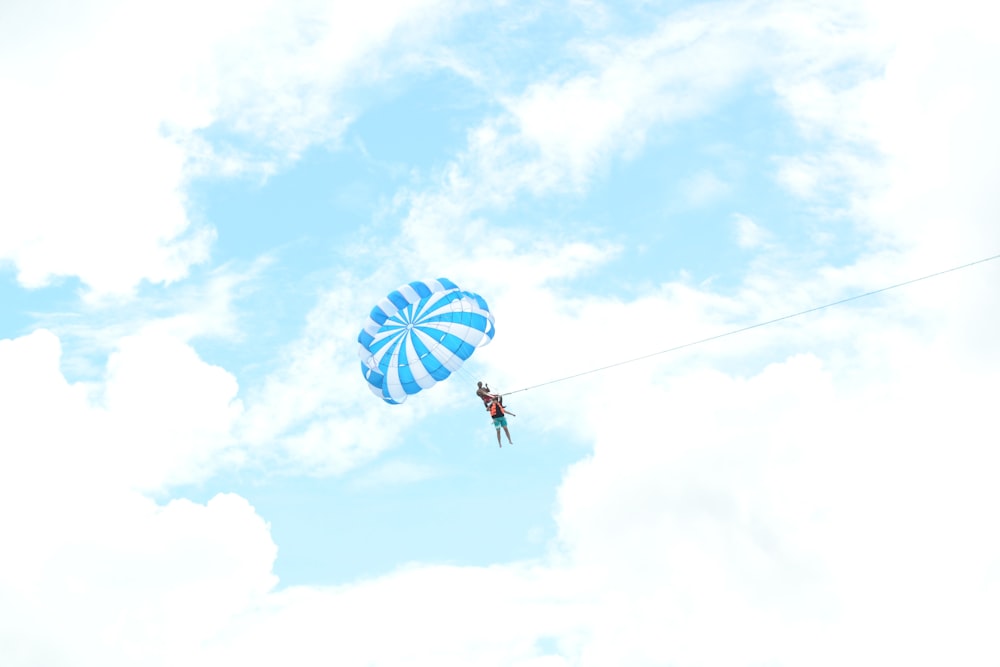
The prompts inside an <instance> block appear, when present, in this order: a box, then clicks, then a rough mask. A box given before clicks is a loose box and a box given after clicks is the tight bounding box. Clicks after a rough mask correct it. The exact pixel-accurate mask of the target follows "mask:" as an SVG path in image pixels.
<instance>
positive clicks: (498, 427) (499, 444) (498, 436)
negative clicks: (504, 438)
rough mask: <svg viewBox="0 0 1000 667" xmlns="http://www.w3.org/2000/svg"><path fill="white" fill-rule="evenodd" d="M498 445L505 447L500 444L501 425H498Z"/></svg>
mask: <svg viewBox="0 0 1000 667" xmlns="http://www.w3.org/2000/svg"><path fill="white" fill-rule="evenodd" d="M497 445H499V446H500V447H503V445H501V444H500V427H499V426H497Z"/></svg>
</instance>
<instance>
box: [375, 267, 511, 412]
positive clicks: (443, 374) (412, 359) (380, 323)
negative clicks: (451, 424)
mask: <svg viewBox="0 0 1000 667" xmlns="http://www.w3.org/2000/svg"><path fill="white" fill-rule="evenodd" d="M493 334H494V328H493V314H492V313H490V309H489V306H487V305H486V301H485V300H484V299H483V298H482V297H481V296H479V295H478V294H474V293H472V292H465V291H462V290H461V289H459V287H458V285H456V284H455V283H453V282H451V281H450V280H448V279H447V278H438V279H437V280H430V281H428V282H412V283H409V284H407V285H403V286H402V287H400V288H399V289H397V290H395V291H394V292H391V293H390V294H389V295H388V296H387V297H386V298H385V299H383V300H382V301H380V302H379V304H378V305H377V306H375V308H373V309H372V312H371V314H370V315H369V316H368V323H367V324H365V327H364V329H362V330H361V333H360V334H358V343H360V344H361V346H360V349H359V350H358V354H359V355H360V356H361V372H362V374H364V376H365V379H366V380H367V381H368V387H369V388H370V389H371V390H372V392H373V393H374V394H375V395H376V396H379V397H380V398H381V399H382V400H384V401H385V402H386V403H402V402H403V401H405V400H406V397H407V396H409V395H411V394H416V393H417V392H419V391H421V390H423V389H427V388H428V387H432V386H433V385H434V384H436V383H437V382H439V381H441V380H444V379H445V378H447V377H448V376H449V375H451V374H452V373H453V372H455V371H457V370H458V369H459V367H461V365H462V364H463V363H464V362H465V360H466V359H468V358H469V357H470V356H471V355H472V353H473V352H474V351H475V350H476V348H477V347H480V346H483V345H486V344H487V343H489V342H490V341H491V340H493Z"/></svg>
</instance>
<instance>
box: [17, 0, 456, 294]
mask: <svg viewBox="0 0 1000 667" xmlns="http://www.w3.org/2000/svg"><path fill="white" fill-rule="evenodd" d="M64 9H65V8H62V7H54V6H47V5H46V4H45V3H14V4H11V3H6V4H5V7H4V10H3V11H4V12H6V13H8V14H9V15H10V20H6V21H0V26H2V27H0V30H2V33H0V44H3V47H0V80H2V81H3V85H4V88H5V99H7V100H8V101H9V103H7V104H5V105H3V107H2V108H0V143H2V144H3V145H4V152H3V155H2V156H0V182H2V183H3V184H4V192H5V193H6V196H5V197H4V198H3V201H2V202H0V218H2V219H3V220H4V221H5V224H4V225H3V226H2V228H0V260H6V261H10V262H12V263H13V264H14V266H15V267H16V270H17V275H18V280H19V281H20V283H21V284H22V285H24V286H26V287H38V286H42V285H47V284H50V283H51V282H53V281H54V280H57V279H59V278H62V277H77V278H79V279H80V280H81V281H82V282H83V283H84V285H86V286H87V287H88V288H89V290H90V291H91V295H92V296H97V297H100V296H102V295H119V296H120V295H128V294H130V293H131V292H132V291H133V290H134V288H135V287H136V285H137V284H138V283H139V282H141V281H143V280H147V281H150V282H154V283H170V282H174V281H177V280H180V279H182V278H184V277H185V276H186V275H187V273H188V270H189V268H190V267H191V265H193V264H198V263H201V262H204V261H206V260H207V259H208V256H209V250H210V246H211V243H212V241H213V238H214V232H213V231H212V229H211V228H210V227H207V226H204V227H199V226H197V225H193V224H192V222H191V220H190V218H189V215H188V211H187V201H186V198H185V194H184V189H185V187H186V185H187V182H188V179H189V178H190V177H191V176H192V175H194V174H204V173H205V172H206V171H210V170H218V171H221V172H222V173H228V174H233V173H237V174H238V173H244V172H246V171H248V170H251V171H260V172H262V173H264V174H267V173H270V172H272V171H273V170H274V169H275V166H274V164H275V162H276V161H277V162H281V161H287V160H289V159H295V157H296V156H298V155H299V154H300V153H301V151H302V150H304V149H305V148H306V147H307V146H309V145H311V144H314V143H322V142H329V141H332V140H334V139H336V138H337V137H338V136H339V135H340V133H341V132H342V131H343V129H344V127H345V126H346V124H347V123H348V122H349V121H350V118H351V115H352V110H351V109H349V108H348V107H345V106H343V102H342V101H338V97H337V92H338V91H339V90H340V89H341V88H342V87H344V86H346V85H347V84H349V83H352V77H354V76H359V74H358V73H359V72H362V71H363V72H365V77H369V75H370V76H371V77H375V78H377V77H381V76H387V73H386V72H385V71H380V69H379V67H378V64H377V62H376V60H375V59H374V56H375V54H376V53H377V51H378V50H379V49H380V48H382V47H384V46H385V45H386V43H387V42H388V40H389V39H390V38H391V37H393V36H395V37H396V41H395V44H396V45H397V46H398V45H399V44H400V43H403V44H413V43H416V42H418V41H419V40H421V39H425V38H427V36H428V35H429V34H431V33H433V31H434V29H435V26H438V25H440V24H441V23H442V22H441V21H439V19H440V18H442V17H443V16H444V15H445V13H446V9H442V8H441V7H439V3H437V2H436V1H434V0H431V1H427V2H425V1H423V0H414V1H412V2H409V1H406V0H400V1H398V2H381V3H369V4H366V5H364V6H358V5H355V4H353V3H334V4H330V3H322V2H301V3H296V4H295V5H293V6H290V5H288V4H287V3H272V2H265V1H260V2H251V3H232V2H216V3H210V4H207V5H206V4H205V3H200V2H183V3H174V4H172V5H171V7H170V11H159V10H156V9H155V8H150V7H146V6H137V5H131V4H129V3H117V2H108V3H93V4H88V5H86V6H74V8H73V10H72V12H71V13H69V14H64ZM50 16H60V17H65V20H63V21H61V20H50V18H49V17H50ZM403 28H405V29H403ZM29 34H30V35H31V39H30V40H28V39H25V38H24V35H29ZM215 125H218V126H221V127H223V128H225V129H226V130H228V131H235V132H236V133H237V134H243V135H247V136H251V137H254V138H256V139H261V138H264V137H266V142H265V143H267V144H268V145H269V150H268V151H266V152H265V153H264V154H263V155H256V156H254V155H251V156H250V157H249V159H250V160H252V161H254V162H259V164H256V165H246V164H241V163H242V162H245V161H246V160H247V156H246V153H245V152H244V153H241V151H239V150H237V149H234V148H231V147H226V146H219V147H218V149H216V148H214V147H212V146H210V145H209V144H208V143H207V142H206V141H205V140H204V139H203V138H202V137H199V136H198V134H197V133H198V132H199V131H201V130H204V129H205V128H208V127H211V126H215Z"/></svg>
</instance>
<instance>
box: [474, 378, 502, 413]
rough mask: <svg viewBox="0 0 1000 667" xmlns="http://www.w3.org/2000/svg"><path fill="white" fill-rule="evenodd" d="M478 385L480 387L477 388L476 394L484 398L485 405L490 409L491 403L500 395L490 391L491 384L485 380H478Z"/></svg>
mask: <svg viewBox="0 0 1000 667" xmlns="http://www.w3.org/2000/svg"><path fill="white" fill-rule="evenodd" d="M476 385H477V386H478V389H476V396H478V397H479V398H480V399H482V401H483V407H485V408H486V410H487V411H488V410H489V409H490V403H492V402H493V401H494V400H496V399H498V398H500V397H499V396H497V395H496V394H491V393H490V385H488V384H486V383H484V382H477V383H476Z"/></svg>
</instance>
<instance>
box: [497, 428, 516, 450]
mask: <svg viewBox="0 0 1000 667" xmlns="http://www.w3.org/2000/svg"><path fill="white" fill-rule="evenodd" d="M503 432H504V433H506V434H507V442H509V443H510V444H512V445H513V444H514V441H513V440H511V439H510V431H508V430H507V426H506V425H505V426H504V427H503ZM499 441H500V431H497V442H499Z"/></svg>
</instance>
